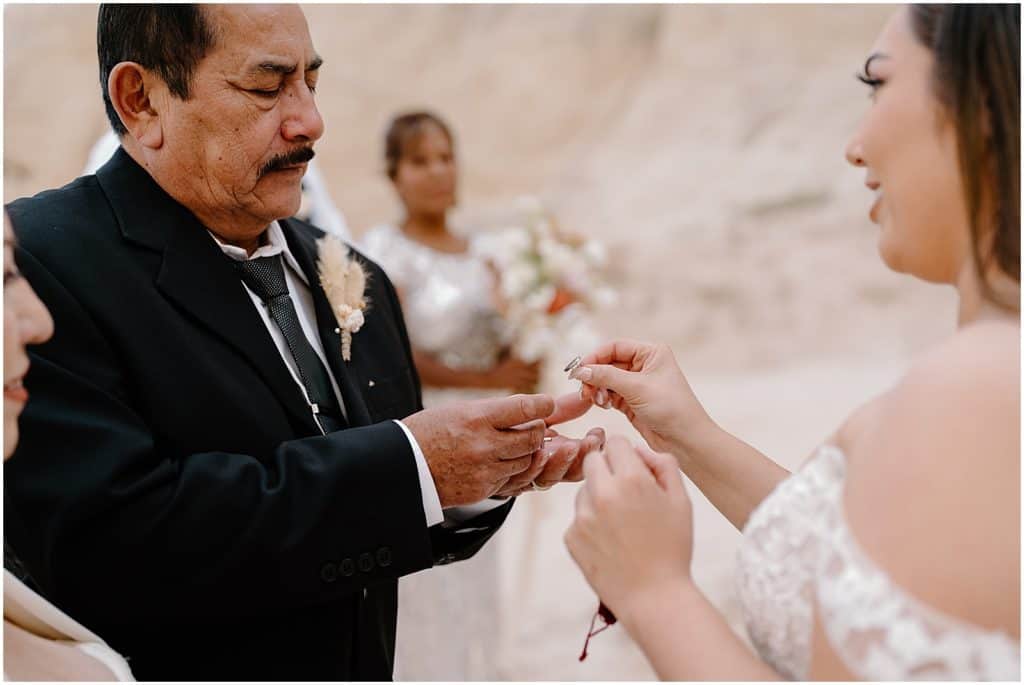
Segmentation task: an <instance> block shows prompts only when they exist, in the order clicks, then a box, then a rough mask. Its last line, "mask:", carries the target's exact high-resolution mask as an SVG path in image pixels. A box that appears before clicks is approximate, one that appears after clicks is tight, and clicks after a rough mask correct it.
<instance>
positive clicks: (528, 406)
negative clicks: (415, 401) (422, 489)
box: [402, 395, 555, 507]
mask: <svg viewBox="0 0 1024 685" xmlns="http://www.w3.org/2000/svg"><path fill="white" fill-rule="evenodd" d="M554 409H555V402H554V400H553V399H552V398H551V397H549V396H547V395H513V396H511V397H502V398H497V399H488V400H479V401H476V402H461V403H457V404H451V405H448V406H444V407H437V408H434V409H425V410H423V411H421V412H417V413H416V414H413V415H412V416H409V417H407V418H405V419H403V420H402V423H403V424H405V426H406V427H407V428H408V429H409V431H410V432H411V433H412V434H413V437H415V438H416V442H417V443H418V444H419V446H420V449H421V450H422V451H423V456H424V457H425V458H426V461H427V465H428V466H429V468H430V475H431V476H432V477H433V479H434V486H435V487H436V488H437V494H438V497H439V498H440V500H441V506H442V507H454V506H460V505H465V504H473V503H475V502H479V501H481V500H484V499H487V498H488V497H491V496H492V495H495V494H497V493H498V491H499V490H502V489H504V488H505V486H506V484H507V483H508V482H509V480H510V479H512V478H513V477H515V476H518V475H520V474H522V473H523V472H525V471H527V470H528V469H529V468H530V467H531V465H532V464H533V463H534V454H535V453H536V452H538V451H540V450H542V449H543V446H544V435H545V430H546V429H545V425H544V419H546V418H547V417H548V416H550V415H551V413H552V412H553V411H554Z"/></svg>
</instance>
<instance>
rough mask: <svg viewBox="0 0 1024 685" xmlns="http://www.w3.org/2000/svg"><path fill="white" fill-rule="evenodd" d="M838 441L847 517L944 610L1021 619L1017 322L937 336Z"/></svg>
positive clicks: (984, 619)
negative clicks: (844, 458)
mask: <svg viewBox="0 0 1024 685" xmlns="http://www.w3.org/2000/svg"><path fill="white" fill-rule="evenodd" d="M838 442H840V444H841V447H842V448H843V450H844V452H845V453H846V454H847V463H848V471H847V479H846V489H845V506H846V514H847V518H848V520H849V523H850V526H851V528H852V529H853V530H854V533H855V535H856V536H857V537H858V539H860V540H861V542H862V543H863V546H864V547H865V548H866V550H867V552H868V553H869V555H870V556H872V557H874V558H875V559H876V560H877V561H878V562H879V563H880V564H881V565H882V566H883V567H884V568H885V569H886V570H887V571H888V572H889V573H890V575H891V576H892V577H893V579H894V580H895V581H896V582H897V583H898V584H900V585H903V586H904V587H906V588H908V589H909V590H910V591H911V593H912V594H915V595H916V596H918V597H919V598H920V599H922V600H924V601H926V602H928V603H930V604H933V605H935V606H937V607H938V608H940V609H943V610H945V611H947V612H949V613H952V614H953V615H957V616H961V617H963V618H965V619H967V620H970V621H973V622H975V623H979V624H981V625H988V626H990V627H1008V626H1017V625H1018V624H1019V606H1020V604H1019V597H1020V517H1019V512H1020V327H1019V325H1017V324H1015V323H1002V322H991V323H978V324H974V325H972V326H969V327H966V328H964V329H962V330H961V331H958V332H957V333H956V334H955V335H953V336H951V337H950V338H949V339H947V340H945V341H943V342H942V343H940V344H939V345H936V346H935V347H934V348H932V349H930V350H929V351H927V352H926V353H925V354H924V355H922V356H921V358H920V359H919V360H917V361H916V362H915V363H914V364H913V365H912V366H911V368H910V370H909V371H908V372H907V374H906V375H905V376H904V377H903V379H902V380H901V381H900V382H899V383H897V385H896V386H895V387H893V388H892V389H891V390H890V391H889V392H887V393H886V394H884V395H883V396H881V397H879V398H878V399H877V400H875V401H873V402H871V403H870V404H869V405H867V406H866V407H865V408H864V409H862V410H861V411H860V412H858V413H857V414H856V415H854V417H852V418H851V421H850V422H848V423H847V425H846V426H844V427H843V429H841V430H840V433H839V435H838ZM1013 632H1014V634H1018V633H1019V628H1016V627H1015V628H1014V629H1013Z"/></svg>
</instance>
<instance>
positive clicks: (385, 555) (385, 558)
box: [377, 547, 391, 568]
mask: <svg viewBox="0 0 1024 685" xmlns="http://www.w3.org/2000/svg"><path fill="white" fill-rule="evenodd" d="M377 564H378V565H379V566H380V567H381V568H387V567H388V566H390V565H391V550H390V549H389V548H387V547H381V548H380V549H378V550H377Z"/></svg>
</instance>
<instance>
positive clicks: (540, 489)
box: [530, 480, 551, 492]
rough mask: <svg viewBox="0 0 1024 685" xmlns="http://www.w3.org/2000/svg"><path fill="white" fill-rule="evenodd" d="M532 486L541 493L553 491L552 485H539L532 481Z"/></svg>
mask: <svg viewBox="0 0 1024 685" xmlns="http://www.w3.org/2000/svg"><path fill="white" fill-rule="evenodd" d="M530 485H532V486H533V489H534V490H537V491H539V492H543V491H544V490H550V489H551V485H537V481H535V480H531V481H530Z"/></svg>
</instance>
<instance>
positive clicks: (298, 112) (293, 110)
mask: <svg viewBox="0 0 1024 685" xmlns="http://www.w3.org/2000/svg"><path fill="white" fill-rule="evenodd" d="M285 97H286V99H287V102H286V103H285V106H286V109H287V111H286V113H285V118H284V121H283V122H282V123H281V135H282V136H284V138H285V140H288V141H294V142H310V143H311V142H313V141H316V140H319V139H320V136H322V135H323V134H324V120H323V117H321V116H320V110H319V109H318V108H317V106H316V100H315V99H314V98H313V93H312V91H311V90H310V89H309V87H308V86H306V84H305V83H302V84H298V85H297V86H296V87H295V88H294V89H291V90H290V91H289V93H288V94H287V95H286V96H285Z"/></svg>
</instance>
